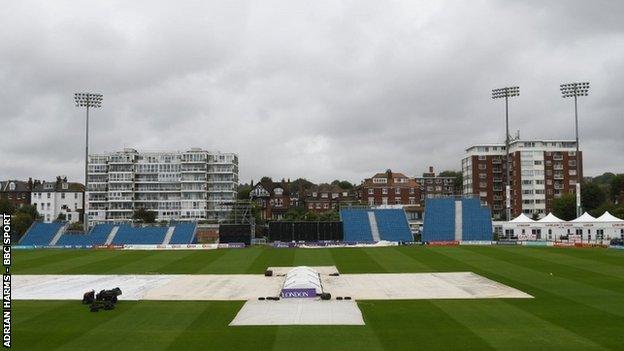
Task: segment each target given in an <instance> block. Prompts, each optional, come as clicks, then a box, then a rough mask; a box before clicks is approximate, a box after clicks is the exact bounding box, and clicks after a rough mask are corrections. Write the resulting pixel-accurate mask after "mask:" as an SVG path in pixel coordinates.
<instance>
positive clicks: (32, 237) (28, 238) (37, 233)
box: [19, 222, 65, 245]
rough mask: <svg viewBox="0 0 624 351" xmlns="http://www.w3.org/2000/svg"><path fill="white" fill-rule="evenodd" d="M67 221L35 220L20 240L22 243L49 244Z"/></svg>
mask: <svg viewBox="0 0 624 351" xmlns="http://www.w3.org/2000/svg"><path fill="white" fill-rule="evenodd" d="M64 225H65V222H52V223H43V222H35V223H34V224H33V225H32V227H30V229H29V230H28V231H27V232H26V234H24V236H23V237H22V239H21V240H20V241H19V244H20V245H49V244H50V241H51V240H52V238H54V235H55V234H56V233H57V232H58V231H59V229H61V227H63V226H64Z"/></svg>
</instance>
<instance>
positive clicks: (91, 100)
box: [74, 93, 102, 233]
mask: <svg viewBox="0 0 624 351" xmlns="http://www.w3.org/2000/svg"><path fill="white" fill-rule="evenodd" d="M74 100H75V102H76V107H86V110H87V123H86V133H85V135H86V142H85V184H84V185H85V192H84V194H83V196H82V201H83V205H82V212H83V218H84V231H85V233H87V232H88V231H89V216H88V215H87V184H88V181H89V180H88V179H89V108H98V107H101V106H102V94H98V93H75V94H74Z"/></svg>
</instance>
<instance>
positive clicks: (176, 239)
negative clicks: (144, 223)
mask: <svg viewBox="0 0 624 351" xmlns="http://www.w3.org/2000/svg"><path fill="white" fill-rule="evenodd" d="M64 224H65V223H64V222H54V223H42V222H36V223H35V224H33V226H32V227H31V228H30V230H29V231H28V232H27V233H26V234H25V235H24V236H23V237H22V239H21V240H20V242H19V245H42V246H44V245H50V241H51V240H52V238H54V235H55V234H56V233H57V232H58V230H59V229H60V228H61V227H62V226H63V225H64ZM172 225H173V224H172ZM195 226H196V224H195V223H189V222H181V223H176V224H175V229H174V231H173V235H172V236H171V241H170V243H171V244H191V243H195V242H196V238H195V235H194V234H195ZM114 227H119V228H118V231H117V234H116V235H115V237H114V238H113V242H112V244H114V245H123V244H135V245H136V244H139V245H141V244H145V245H159V244H162V242H163V240H164V239H165V234H166V233H167V229H168V228H169V227H156V226H154V227H143V228H135V227H132V226H130V225H128V224H97V225H95V226H94V227H93V228H91V231H89V233H87V234H84V233H63V235H61V237H60V238H59V240H58V242H57V243H56V245H61V246H67V245H73V246H87V245H103V244H105V243H106V239H107V238H108V235H109V234H110V233H111V231H112V230H113V228H114Z"/></svg>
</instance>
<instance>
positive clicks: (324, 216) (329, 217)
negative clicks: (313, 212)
mask: <svg viewBox="0 0 624 351" xmlns="http://www.w3.org/2000/svg"><path fill="white" fill-rule="evenodd" d="M318 220H319V221H321V222H331V221H339V220H340V215H339V214H338V211H326V212H323V213H321V214H320V215H319V219H318Z"/></svg>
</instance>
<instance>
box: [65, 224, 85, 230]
mask: <svg viewBox="0 0 624 351" xmlns="http://www.w3.org/2000/svg"><path fill="white" fill-rule="evenodd" d="M68 229H69V230H71V231H78V232H81V231H83V229H84V226H83V224H82V223H80V222H74V223H72V224H70V225H69V228H68Z"/></svg>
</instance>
